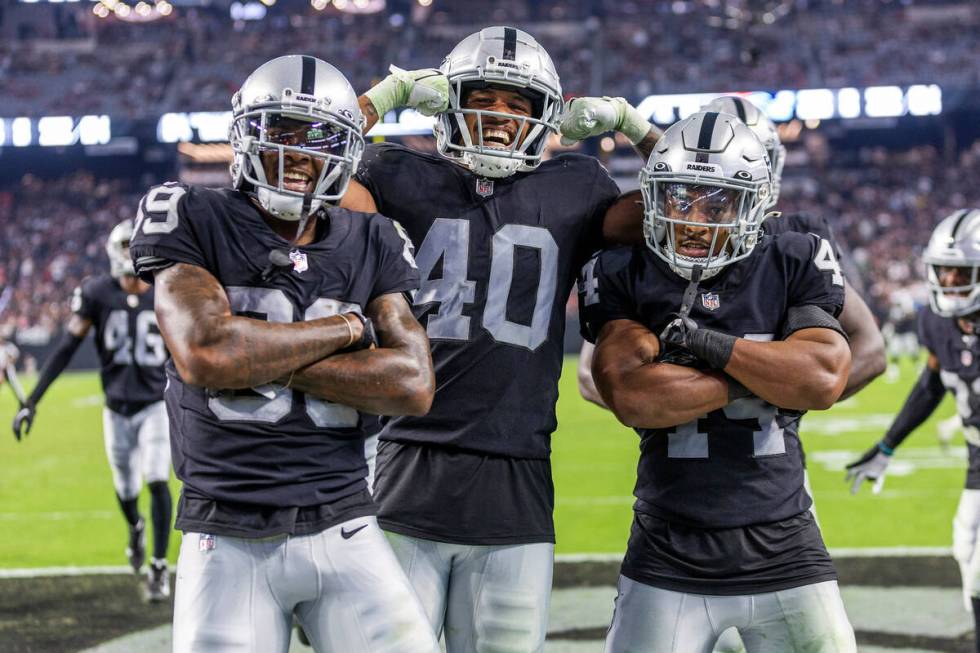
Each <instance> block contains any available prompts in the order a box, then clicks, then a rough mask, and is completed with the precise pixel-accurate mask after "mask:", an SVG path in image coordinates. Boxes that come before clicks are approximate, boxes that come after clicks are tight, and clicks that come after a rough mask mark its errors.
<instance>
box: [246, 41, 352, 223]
mask: <svg viewBox="0 0 980 653" xmlns="http://www.w3.org/2000/svg"><path fill="white" fill-rule="evenodd" d="M231 104H232V123H231V132H230V135H229V140H230V141H231V147H232V150H233V152H234V160H233V162H232V164H231V176H232V184H233V186H234V187H235V188H238V189H243V190H246V191H247V192H250V193H252V194H253V195H254V196H255V198H256V199H257V200H258V202H259V204H260V205H261V206H262V208H264V209H265V210H266V211H268V212H269V213H271V214H272V215H274V216H276V217H277V218H280V219H282V220H289V221H303V222H305V220H306V219H307V217H308V216H310V215H312V214H314V213H316V212H317V211H318V210H319V209H320V208H321V207H322V206H323V205H325V204H327V205H330V204H336V203H338V202H339V201H340V198H341V197H343V195H344V193H345V192H346V190H347V185H348V184H349V183H350V178H351V176H352V175H353V174H354V172H355V171H356V170H357V165H358V162H359V161H360V159H361V154H362V153H363V151H364V137H363V136H362V135H361V127H362V125H363V124H364V117H363V115H362V114H361V109H360V107H359V106H358V104H357V94H356V93H355V92H354V89H353V88H352V87H351V85H350V83H349V82H348V81H347V78H346V77H344V75H343V74H342V73H341V72H340V71H339V70H337V69H336V68H334V67H333V66H331V65H330V64H328V63H327V62H326V61H322V60H320V59H316V58H314V57H310V56H306V55H288V56H284V57H278V58H276V59H272V60H271V61H268V62H266V63H264V64H262V65H261V66H259V67H258V68H257V69H256V70H255V72H253V73H252V74H251V75H249V76H248V79H246V80H245V83H244V84H242V87H241V89H240V90H239V91H238V92H237V93H235V95H234V96H233V97H232V100H231ZM283 117H284V118H291V119H294V120H300V121H304V122H309V123H315V124H318V127H319V128H320V129H322V131H323V132H324V133H327V134H329V138H328V139H325V142H326V143H327V144H326V145H324V146H322V147H317V148H312V147H303V146H294V145H287V144H282V143H279V142H274V141H273V140H271V136H269V131H268V129H269V127H270V126H271V125H272V124H273V123H274V122H275V121H276V120H278V119H279V118H283ZM263 152H273V153H276V154H277V156H278V165H279V174H278V179H277V180H276V183H275V184H272V183H270V181H269V180H268V179H267V178H266V174H265V169H264V168H263V166H262V160H261V155H262V153H263ZM289 152H293V153H298V154H302V155H306V156H310V157H312V158H314V159H318V160H320V161H322V162H323V167H322V170H321V172H320V175H319V178H318V179H317V180H316V181H315V183H314V188H313V191H312V192H310V193H302V192H298V191H295V190H290V189H288V188H285V187H284V180H283V170H284V166H285V158H286V154H287V153H289Z"/></svg>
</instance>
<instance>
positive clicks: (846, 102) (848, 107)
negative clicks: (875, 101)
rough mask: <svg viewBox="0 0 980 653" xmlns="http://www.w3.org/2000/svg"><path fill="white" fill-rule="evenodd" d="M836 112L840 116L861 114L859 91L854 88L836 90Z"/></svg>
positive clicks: (848, 116) (846, 116)
mask: <svg viewBox="0 0 980 653" xmlns="http://www.w3.org/2000/svg"><path fill="white" fill-rule="evenodd" d="M837 113H838V115H840V117H841V118H857V117H859V116H860V115H861V92H860V91H859V90H857V89H856V88H842V89H841V90H839V91H837Z"/></svg>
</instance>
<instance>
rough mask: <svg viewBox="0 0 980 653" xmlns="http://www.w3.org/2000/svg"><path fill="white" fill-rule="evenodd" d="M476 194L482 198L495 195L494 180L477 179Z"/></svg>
mask: <svg viewBox="0 0 980 653" xmlns="http://www.w3.org/2000/svg"><path fill="white" fill-rule="evenodd" d="M476 194H477V195H479V196H480V197H490V196H491V195H493V179H477V180H476Z"/></svg>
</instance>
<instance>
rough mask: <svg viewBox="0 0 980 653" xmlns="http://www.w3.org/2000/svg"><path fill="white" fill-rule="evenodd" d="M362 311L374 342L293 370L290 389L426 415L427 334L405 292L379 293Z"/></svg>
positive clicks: (382, 410) (365, 407)
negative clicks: (372, 334) (367, 346)
mask: <svg viewBox="0 0 980 653" xmlns="http://www.w3.org/2000/svg"><path fill="white" fill-rule="evenodd" d="M364 313H365V315H366V316H367V317H368V318H370V319H371V322H372V323H373V324H374V328H375V330H376V331H377V336H378V346H377V347H372V348H370V349H361V350H358V351H353V352H343V353H339V354H337V355H335V356H330V357H329V358H325V359H324V360H322V361H319V362H317V363H316V364H314V365H311V366H309V367H307V368H305V369H303V370H300V371H299V372H297V373H296V375H295V377H294V378H293V381H292V383H291V387H294V388H296V389H298V390H301V391H303V392H306V393H309V394H312V395H315V396H317V397H320V398H321V399H327V400H329V401H336V402H339V403H342V404H345V405H347V406H352V407H354V408H357V409H358V410H362V411H365V412H369V413H374V414H377V415H424V414H426V413H427V412H429V407H430V406H431V405H432V397H433V395H434V393H435V373H434V372H433V370H432V356H431V354H430V353H429V340H428V337H427V336H426V334H425V330H424V329H423V328H422V326H421V325H420V324H419V323H418V321H417V320H416V319H415V317H414V316H413V315H412V310H411V306H410V305H409V303H408V300H407V299H406V298H405V295H404V294H403V293H389V294H384V295H380V296H378V297H376V298H375V299H373V300H372V301H371V303H370V304H368V305H367V308H366V309H365V311H364Z"/></svg>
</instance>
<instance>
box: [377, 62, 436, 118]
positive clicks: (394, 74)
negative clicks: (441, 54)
mask: <svg viewBox="0 0 980 653" xmlns="http://www.w3.org/2000/svg"><path fill="white" fill-rule="evenodd" d="M389 70H390V71H391V74H390V75H388V76H387V77H385V78H384V79H383V80H381V81H380V82H379V83H378V84H377V85H376V86H374V87H372V88H371V89H370V90H369V91H368V92H367V93H365V94H364V95H366V96H367V97H368V99H369V100H371V104H373V105H374V109H375V110H376V111H377V112H378V115H379V116H384V115H385V114H386V113H388V112H389V111H391V110H392V109H397V108H398V107H409V108H411V109H415V110H416V111H418V112H419V113H421V114H422V115H425V116H433V115H435V114H437V113H439V112H440V111H445V110H446V109H448V108H449V79H447V78H446V76H445V75H443V74H442V73H441V72H439V71H438V70H437V69H435V68H423V69H421V70H402V69H401V68H398V67H397V66H391V67H390V68H389Z"/></svg>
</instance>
